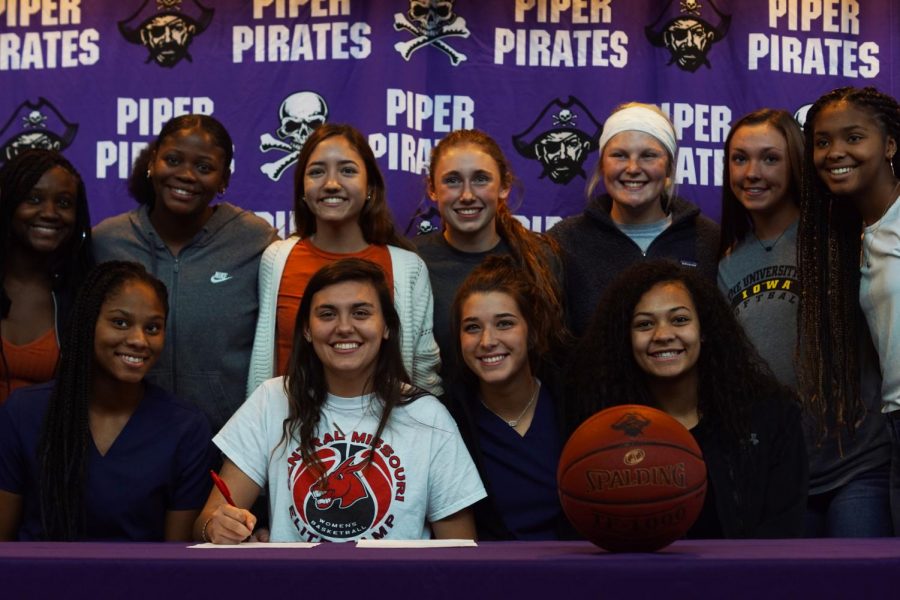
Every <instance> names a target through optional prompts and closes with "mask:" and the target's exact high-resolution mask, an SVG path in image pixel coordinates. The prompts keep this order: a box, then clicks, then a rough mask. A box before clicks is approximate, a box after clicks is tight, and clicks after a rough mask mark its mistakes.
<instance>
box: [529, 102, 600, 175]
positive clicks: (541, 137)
mask: <svg viewBox="0 0 900 600" xmlns="http://www.w3.org/2000/svg"><path fill="white" fill-rule="evenodd" d="M602 131H603V126H602V125H601V124H600V123H599V122H598V121H597V119H595V118H594V115H592V114H591V112H590V111H589V110H588V109H587V107H586V106H585V105H584V104H582V103H581V101H580V100H579V99H578V98H575V97H574V96H570V97H569V98H568V99H567V100H565V101H563V100H562V99H560V98H556V99H555V100H553V101H552V102H550V104H548V105H547V106H545V107H544V110H542V111H541V114H540V116H539V117H538V118H537V119H536V120H535V122H534V123H532V124H531V126H530V127H529V128H528V129H527V130H526V131H524V132H522V133H520V134H518V135H516V136H513V145H514V146H515V148H516V150H517V151H518V152H519V154H521V155H522V156H524V157H525V158H530V159H532V160H536V161H538V162H540V163H541V165H542V166H543V167H544V170H543V172H542V173H541V178H542V179H543V178H544V177H550V180H551V181H552V182H553V183H558V184H560V185H565V184H567V183H569V182H570V181H572V179H574V178H575V176H576V175H581V177H584V176H585V174H584V161H585V160H586V159H587V156H588V154H589V153H591V152H593V151H594V150H596V149H597V140H598V139H599V138H600V133H601V132H602Z"/></svg>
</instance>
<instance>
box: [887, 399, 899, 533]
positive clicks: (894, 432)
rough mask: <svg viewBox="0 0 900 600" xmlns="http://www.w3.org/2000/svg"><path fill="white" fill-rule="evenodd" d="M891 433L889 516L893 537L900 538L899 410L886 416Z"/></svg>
mask: <svg viewBox="0 0 900 600" xmlns="http://www.w3.org/2000/svg"><path fill="white" fill-rule="evenodd" d="M887 419H888V429H889V430H890V431H891V514H892V515H893V517H894V535H897V536H900V410H895V411H894V412H890V413H888V414H887Z"/></svg>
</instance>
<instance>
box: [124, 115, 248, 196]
mask: <svg viewBox="0 0 900 600" xmlns="http://www.w3.org/2000/svg"><path fill="white" fill-rule="evenodd" d="M195 127H196V128H197V129H200V130H201V131H203V132H205V133H207V134H209V136H210V137H211V138H212V139H213V142H215V144H216V146H217V147H218V148H220V149H221V150H222V152H224V153H225V174H224V183H225V185H228V180H229V179H230V178H231V160H232V159H233V158H234V142H232V141H231V135H229V134H228V130H227V129H225V126H224V125H222V123H221V122H220V121H219V120H218V119H216V118H215V117H211V116H209V115H197V114H190V115H181V116H180V117H174V118H172V119H169V121H168V122H166V124H165V125H163V126H162V129H160V130H159V135H157V136H156V139H155V140H153V141H152V142H151V143H150V145H149V146H147V147H146V148H144V149H143V150H142V151H141V153H140V154H138V157H137V158H136V159H134V166H132V168H131V176H130V177H129V178H128V193H129V194H131V197H132V198H134V199H135V200H137V202H138V204H146V205H147V208H148V209H150V210H151V211H152V210H153V205H154V204H155V203H156V191H155V190H154V189H153V182H152V181H151V180H150V177H149V176H148V169H149V168H150V164H151V163H152V162H153V158H154V157H155V156H156V151H157V150H159V147H160V145H161V144H162V142H163V140H165V139H166V138H167V137H169V136H170V135H174V134H175V133H177V132H179V131H182V130H184V129H193V128H195Z"/></svg>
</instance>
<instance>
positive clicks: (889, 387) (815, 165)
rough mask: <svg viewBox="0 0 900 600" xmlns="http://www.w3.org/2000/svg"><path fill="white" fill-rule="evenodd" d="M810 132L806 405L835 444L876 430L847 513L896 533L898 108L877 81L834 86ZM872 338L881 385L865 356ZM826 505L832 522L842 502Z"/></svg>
mask: <svg viewBox="0 0 900 600" xmlns="http://www.w3.org/2000/svg"><path fill="white" fill-rule="evenodd" d="M805 133H806V178H805V180H804V187H803V198H802V203H801V217H800V231H799V249H798V258H799V268H800V277H801V280H802V281H803V288H802V290H803V291H802V296H801V302H800V344H799V359H800V365H801V367H802V369H801V371H800V376H801V385H802V388H801V389H802V391H803V395H804V399H805V401H806V402H807V404H808V407H809V409H810V411H811V413H812V414H813V415H814V416H815V417H817V420H818V422H819V423H820V424H823V423H824V425H825V426H826V427H827V426H829V425H832V426H831V427H828V428H829V429H831V431H833V433H834V435H836V436H838V442H841V441H842V440H844V439H849V440H854V439H855V438H858V437H859V436H860V434H861V432H865V431H867V430H868V429H873V430H875V431H876V432H877V435H875V436H867V437H868V438H870V439H871V442H870V443H869V444H868V447H867V448H866V450H867V451H868V452H867V456H866V457H865V462H866V463H867V467H868V468H867V470H866V471H865V472H862V473H853V474H851V475H850V477H852V480H850V481H849V482H848V485H846V486H844V487H845V488H846V489H847V490H848V492H847V493H848V495H852V496H851V497H852V498H854V499H855V501H856V502H857V503H859V504H860V505H861V506H862V508H857V509H856V510H854V511H852V512H850V511H849V510H848V511H847V512H848V514H846V515H844V516H843V517H842V518H843V519H844V520H845V521H847V522H848V523H849V524H850V525H852V526H854V527H856V528H858V529H863V530H864V531H865V535H870V536H874V535H891V533H892V530H893V532H894V533H896V532H898V531H900V498H898V497H897V493H896V491H895V488H896V487H897V485H900V482H898V477H897V471H898V470H900V459H898V456H897V455H898V453H900V440H898V437H897V434H898V433H900V431H898V427H900V421H898V417H900V411H898V409H900V370H898V368H897V366H898V364H900V342H898V337H897V318H898V315H900V288H898V285H900V283H898V282H900V260H898V258H897V257H898V244H897V236H898V233H900V203H898V202H896V200H897V197H898V194H900V180H898V178H897V175H896V174H895V173H896V171H897V169H898V168H900V156H898V155H897V150H898V140H900V105H898V103H897V101H896V100H895V99H894V98H892V97H891V96H888V95H887V94H883V93H881V92H879V91H878V90H876V89H875V88H872V87H866V88H853V87H844V88H839V89H836V90H833V91H831V92H829V93H827V94H825V95H823V96H822V97H821V98H819V99H818V100H817V101H816V102H815V103H814V104H813V106H812V107H811V108H810V109H809V112H808V113H807V116H806V125H805ZM867 326H868V327H867ZM867 329H868V331H867ZM870 335H871V342H873V343H874V348H875V351H876V352H877V360H879V361H880V366H881V369H880V370H881V377H882V378H883V379H882V381H881V382H880V387H879V381H878V373H877V371H875V372H874V373H873V372H872V371H873V370H872V369H871V368H870V367H871V362H870V360H869V358H868V356H869V355H868V354H867V352H868V347H869V343H870V342H869V336H870ZM860 345H862V347H863V349H862V351H860ZM879 409H880V410H881V411H882V412H884V413H887V416H888V419H887V422H888V424H889V425H890V427H888V429H889V430H890V432H891V433H893V435H894V440H893V441H894V443H893V457H892V459H891V460H890V461H889V459H888V457H887V456H886V454H885V452H884V444H885V438H884V437H882V436H883V435H884V434H883V431H882V428H883V427H884V426H885V423H884V421H882V419H881V418H880V415H877V414H874V413H877V411H878V410H879ZM820 429H821V428H820ZM888 462H891V467H890V471H889V470H888V468H887V463H888ZM850 477H848V479H850ZM889 498H890V504H889ZM838 500H840V497H837V498H835V499H834V500H833V501H832V502H831V505H832V506H834V505H835V504H836V502H837V501H838ZM889 505H890V508H891V509H892V510H891V512H892V514H893V528H892V526H891V517H890V513H889V512H888V511H889ZM825 508H827V509H828V512H827V513H826V516H827V517H828V518H834V517H832V512H834V510H835V509H834V508H832V507H825ZM823 510H824V509H823Z"/></svg>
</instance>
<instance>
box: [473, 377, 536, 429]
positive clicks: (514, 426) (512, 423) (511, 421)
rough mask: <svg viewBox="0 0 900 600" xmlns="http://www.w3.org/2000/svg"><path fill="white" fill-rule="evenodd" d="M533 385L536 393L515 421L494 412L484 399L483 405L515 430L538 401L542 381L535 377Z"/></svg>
mask: <svg viewBox="0 0 900 600" xmlns="http://www.w3.org/2000/svg"><path fill="white" fill-rule="evenodd" d="M533 385H534V391H532V392H531V400H529V401H528V404H526V405H525V408H523V409H522V412H520V413H519V416H518V417H516V418H515V419H505V418H504V417H502V416H501V415H500V413H498V412H497V411H496V410H494V409H493V408H491V407H490V406H488V405H487V404H485V402H484V400H483V399H482V400H481V405H482V406H483V407H485V408H486V409H488V410H489V411H491V412H492V413H494V415H496V416H497V418H499V419H500V420H502V421H503V422H504V423H506V424H507V425H509V426H510V427H512V428H513V429H515V428H516V427H517V426H518V425H519V421H521V420H522V417H524V416H525V413H526V412H528V409H529V408H531V406H532V405H533V404H534V402H535V400H537V397H538V392H539V391H540V389H541V380H540V379H538V378H537V377H535V378H534V380H533Z"/></svg>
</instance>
